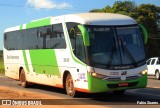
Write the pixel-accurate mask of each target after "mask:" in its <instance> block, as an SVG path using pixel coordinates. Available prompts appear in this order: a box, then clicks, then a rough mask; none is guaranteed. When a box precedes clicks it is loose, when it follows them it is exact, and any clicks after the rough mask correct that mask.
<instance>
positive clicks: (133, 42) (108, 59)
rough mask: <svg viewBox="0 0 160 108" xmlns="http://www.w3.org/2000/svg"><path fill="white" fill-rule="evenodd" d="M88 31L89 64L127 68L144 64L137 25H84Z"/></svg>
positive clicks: (142, 48)
mask: <svg viewBox="0 0 160 108" xmlns="http://www.w3.org/2000/svg"><path fill="white" fill-rule="evenodd" d="M86 28H87V30H88V32H89V38H90V46H88V53H89V55H90V56H89V60H90V64H91V65H92V66H94V67H97V68H107V69H129V68H135V67H138V66H141V65H144V64H145V53H144V46H143V41H142V37H141V33H140V30H139V27H138V26H131V27H124V26H123V27H105V26H86Z"/></svg>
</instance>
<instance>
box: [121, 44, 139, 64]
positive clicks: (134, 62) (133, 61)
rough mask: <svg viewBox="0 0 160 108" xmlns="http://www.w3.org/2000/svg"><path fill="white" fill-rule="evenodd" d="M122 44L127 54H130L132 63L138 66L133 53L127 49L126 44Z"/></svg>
mask: <svg viewBox="0 0 160 108" xmlns="http://www.w3.org/2000/svg"><path fill="white" fill-rule="evenodd" d="M122 46H123V48H124V50H125V53H126V55H127V56H128V58H129V60H130V61H131V63H132V64H133V65H134V67H137V66H138V65H137V63H136V60H135V59H134V58H133V56H132V54H131V53H130V52H129V50H128V49H127V47H126V46H124V45H123V44H122Z"/></svg>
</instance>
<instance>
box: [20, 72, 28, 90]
mask: <svg viewBox="0 0 160 108" xmlns="http://www.w3.org/2000/svg"><path fill="white" fill-rule="evenodd" d="M20 83H21V86H22V87H24V88H26V87H28V83H27V81H26V75H25V72H24V69H22V70H21V73H20Z"/></svg>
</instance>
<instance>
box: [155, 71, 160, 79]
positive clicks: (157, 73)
mask: <svg viewBox="0 0 160 108" xmlns="http://www.w3.org/2000/svg"><path fill="white" fill-rule="evenodd" d="M155 77H156V79H157V80H160V73H159V70H156V73H155Z"/></svg>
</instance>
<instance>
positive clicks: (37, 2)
mask: <svg viewBox="0 0 160 108" xmlns="http://www.w3.org/2000/svg"><path fill="white" fill-rule="evenodd" d="M27 6H31V7H34V8H36V9H66V8H72V5H71V4H69V3H66V2H63V3H55V2H54V1H52V0H27Z"/></svg>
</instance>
